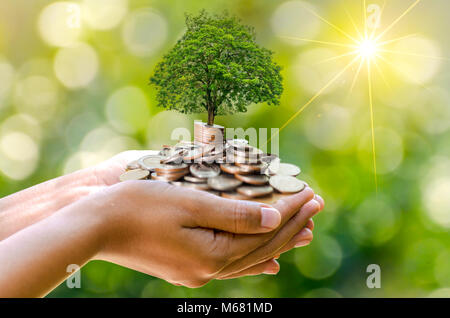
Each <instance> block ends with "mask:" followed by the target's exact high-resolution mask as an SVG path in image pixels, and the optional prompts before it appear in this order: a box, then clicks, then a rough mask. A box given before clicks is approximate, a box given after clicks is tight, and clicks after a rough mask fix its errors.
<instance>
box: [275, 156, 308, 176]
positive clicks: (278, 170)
mask: <svg viewBox="0 0 450 318" xmlns="http://www.w3.org/2000/svg"><path fill="white" fill-rule="evenodd" d="M300 171H301V170H300V168H299V167H297V166H296V165H293V164H290V163H280V162H277V161H276V160H274V161H272V162H271V163H270V165H269V173H270V174H271V175H281V176H293V177H295V176H297V175H298V174H299V173H300Z"/></svg>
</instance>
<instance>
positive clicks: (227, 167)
mask: <svg viewBox="0 0 450 318" xmlns="http://www.w3.org/2000/svg"><path fill="white" fill-rule="evenodd" d="M220 169H221V170H222V171H223V172H226V173H229V174H236V173H239V171H240V170H239V167H238V166H235V165H232V164H230V163H223V164H221V165H220Z"/></svg>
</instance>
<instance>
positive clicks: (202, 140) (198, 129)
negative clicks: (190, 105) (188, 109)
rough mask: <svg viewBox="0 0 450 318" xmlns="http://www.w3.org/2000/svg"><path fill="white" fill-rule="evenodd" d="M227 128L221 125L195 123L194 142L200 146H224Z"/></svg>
mask: <svg viewBox="0 0 450 318" xmlns="http://www.w3.org/2000/svg"><path fill="white" fill-rule="evenodd" d="M224 132H225V128H224V127H223V126H219V125H213V126H210V125H207V124H206V123H203V122H201V121H195V122H194V140H195V143H196V144H199V145H211V144H212V145H222V144H223V142H224V138H223V136H224Z"/></svg>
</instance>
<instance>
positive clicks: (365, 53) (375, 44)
mask: <svg viewBox="0 0 450 318" xmlns="http://www.w3.org/2000/svg"><path fill="white" fill-rule="evenodd" d="M361 1H362V4H363V9H364V16H363V18H364V21H363V26H362V27H358V26H357V23H356V22H355V20H354V19H353V17H352V16H351V15H350V14H349V12H348V11H347V10H346V13H347V16H348V18H349V20H350V22H351V23H352V25H353V27H354V29H355V35H351V34H349V33H348V32H347V31H345V30H344V29H342V28H341V27H339V26H337V25H335V24H334V23H332V22H330V21H329V20H327V19H325V18H323V17H322V16H320V15H319V14H317V13H316V12H314V11H313V10H311V9H310V8H309V7H306V6H304V9H305V10H306V11H308V12H309V13H311V14H312V15H314V16H315V17H317V18H318V19H320V20H321V21H323V22H324V23H326V24H327V25H329V26H330V27H331V28H333V29H334V30H336V31H337V32H339V33H340V34H341V35H343V36H345V37H346V38H347V39H348V42H347V43H345V42H344V43H343V42H329V41H321V40H315V39H305V38H298V37H292V36H289V37H288V36H285V37H284V38H286V39H289V40H297V41H302V42H310V43H315V44H318V45H329V46H333V47H341V48H347V49H348V51H347V52H346V53H343V54H341V55H338V56H335V57H332V58H329V59H326V60H325V61H323V62H330V61H334V60H338V59H341V58H345V57H348V56H352V58H351V60H350V62H349V63H348V64H347V65H346V66H345V67H344V68H343V69H342V70H341V71H340V72H338V73H337V74H336V76H334V77H333V78H332V79H331V80H330V81H329V82H327V83H326V84H325V85H324V86H323V87H322V88H321V89H319V90H318V91H317V93H316V94H314V96H312V97H311V98H310V99H309V100H308V101H307V102H306V103H305V104H304V105H303V106H301V107H300V108H299V109H298V110H297V111H296V112H295V113H294V114H293V115H292V116H291V117H290V118H289V119H288V120H287V121H286V122H285V123H284V124H283V125H282V126H281V127H280V129H279V130H278V131H277V132H276V133H274V134H273V135H272V136H271V137H270V138H269V140H268V142H270V141H271V139H272V138H273V137H274V136H276V135H277V134H279V133H280V132H281V131H282V130H283V129H284V128H285V127H286V126H287V125H289V123H291V122H292V121H293V120H294V118H296V117H297V116H298V115H300V113H302V112H303V111H304V110H305V109H306V108H307V107H308V106H309V105H310V104H312V103H313V102H314V101H315V100H316V99H317V98H318V97H319V96H320V95H322V93H323V92H324V91H325V90H326V89H327V88H328V87H329V86H331V85H332V84H333V83H334V82H336V81H337V80H338V79H339V78H340V77H341V76H342V75H343V74H344V73H345V72H346V71H348V70H350V69H352V66H353V65H355V64H357V65H358V67H357V68H356V71H355V75H354V78H353V81H352V84H351V86H350V93H351V92H352V91H353V88H354V86H355V83H356V82H357V80H358V78H359V75H360V73H361V70H362V69H363V66H365V67H366V68H367V85H368V88H367V90H368V106H369V112H370V128H371V135H372V141H371V142H372V160H373V172H374V183H375V189H376V191H378V182H377V163H376V147H375V129H374V114H373V113H374V111H373V106H374V105H373V104H374V103H373V91H372V90H373V88H372V76H373V75H372V74H373V72H372V69H373V68H374V67H375V68H376V70H377V71H378V72H379V73H380V75H381V77H382V78H383V80H385V76H384V74H383V71H382V69H381V68H380V66H379V64H378V61H382V62H383V63H385V64H387V65H388V66H392V63H390V62H388V60H389V58H387V57H385V55H392V54H395V55H404V56H416V57H425V58H431V59H440V60H450V59H448V58H445V57H439V56H426V55H421V54H416V53H414V52H402V51H396V50H389V49H387V48H386V46H387V45H389V44H392V43H395V42H398V41H400V40H403V39H406V38H409V37H412V36H414V34H407V35H404V36H401V37H398V38H391V39H386V34H387V33H388V32H389V31H391V29H392V28H393V27H394V26H395V25H396V24H397V23H398V22H399V21H400V20H402V18H403V17H404V16H405V15H407V14H408V13H409V12H410V11H411V10H412V9H413V8H414V7H415V6H416V5H417V4H419V2H420V1H421V0H415V1H414V2H413V3H412V4H411V5H410V6H409V7H408V8H407V9H406V10H405V11H403V12H402V13H401V14H400V15H399V16H398V17H397V18H396V19H395V20H393V21H392V22H391V24H389V25H388V26H387V27H385V28H383V29H382V30H379V29H378V28H379V26H375V27H372V30H369V29H370V28H369V26H368V23H367V20H368V18H367V15H366V11H367V6H366V0H361ZM385 4H386V1H385V3H384V5H383V8H382V9H381V10H380V15H379V18H381V15H382V13H383V10H384V7H385ZM385 83H386V82H385ZM386 84H387V83H386Z"/></svg>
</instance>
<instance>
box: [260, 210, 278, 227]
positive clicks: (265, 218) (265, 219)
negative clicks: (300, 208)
mask: <svg viewBox="0 0 450 318" xmlns="http://www.w3.org/2000/svg"><path fill="white" fill-rule="evenodd" d="M280 222H281V215H280V212H278V210H276V209H274V208H265V207H262V208H261V226H262V227H264V228H268V229H271V230H273V229H275V228H276V227H277V226H278V225H280Z"/></svg>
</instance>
